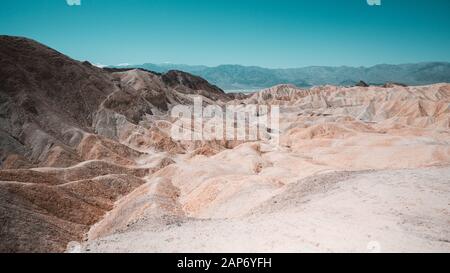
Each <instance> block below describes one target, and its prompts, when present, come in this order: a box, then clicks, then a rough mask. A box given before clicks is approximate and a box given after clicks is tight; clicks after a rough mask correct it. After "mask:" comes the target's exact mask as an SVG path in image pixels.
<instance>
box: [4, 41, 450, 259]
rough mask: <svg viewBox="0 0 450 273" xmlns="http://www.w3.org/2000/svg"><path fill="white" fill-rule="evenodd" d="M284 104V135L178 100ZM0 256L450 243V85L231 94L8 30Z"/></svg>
mask: <svg viewBox="0 0 450 273" xmlns="http://www.w3.org/2000/svg"><path fill="white" fill-rule="evenodd" d="M194 96H201V97H202V98H203V101H204V102H205V104H207V105H211V104H215V105H219V106H226V105H241V106H245V105H250V104H259V105H272V106H275V105H277V106H278V105H279V106H280V109H281V112H280V128H279V133H280V138H279V141H274V139H275V138H274V137H273V133H274V132H273V130H268V131H267V133H266V135H265V136H263V137H262V138H261V140H259V141H197V142H189V141H175V140H173V139H172V138H171V137H170V129H171V124H172V123H173V122H175V120H174V119H173V118H171V117H170V116H169V114H168V113H169V111H170V109H171V108H172V107H173V106H175V105H178V104H183V105H190V104H192V101H193V97H194ZM0 125H1V127H0V156H1V158H0V159H1V162H2V165H1V170H0V224H1V226H0V252H65V251H67V252H378V251H381V252H433V251H439V252H450V84H446V83H442V84H434V85H428V86H414V87H407V86H403V85H397V84H386V85H385V86H368V87H360V86H355V87H337V86H319V87H313V88H310V89H301V88H297V87H295V86H291V85H279V86H275V87H273V88H270V89H267V90H262V91H261V92H258V93H254V94H226V93H225V92H223V91H222V90H221V89H220V88H218V87H216V86H214V85H211V84H210V83H208V82H207V81H205V80H203V79H201V78H199V77H196V76H193V75H190V74H187V73H184V72H181V71H170V72H168V73H165V74H158V73H154V72H151V71H145V70H132V69H123V70H120V69H101V68H97V67H95V66H92V65H91V64H90V63H88V62H83V63H82V62H78V61H74V60H72V59H70V58H68V57H67V56H64V55H62V54H60V53H58V52H56V51H54V50H52V49H50V48H47V47H45V46H43V45H41V44H38V43H36V42H34V41H31V40H28V39H24V38H16V37H8V36H1V37H0Z"/></svg>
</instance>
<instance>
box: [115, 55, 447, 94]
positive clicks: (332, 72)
mask: <svg viewBox="0 0 450 273" xmlns="http://www.w3.org/2000/svg"><path fill="white" fill-rule="evenodd" d="M120 67H121V68H143V69H146V70H151V71H155V72H159V73H165V72H168V71H170V70H181V71H185V72H189V73H192V74H195V75H198V76H200V77H202V78H204V79H206V80H208V81H209V82H211V83H212V84H215V85H217V86H219V87H220V88H222V89H224V90H241V91H242V90H248V91H250V90H255V89H263V88H268V87H271V86H274V85H278V84H286V83H288V84H294V85H296V86H298V87H311V86H317V85H326V84H330V85H340V86H351V85H355V84H356V83H358V82H360V81H364V82H366V83H369V84H371V85H382V84H385V83H386V82H395V83H401V84H406V85H426V84H434V83H440V82H450V63H447V62H424V63H415V64H400V65H391V64H380V65H375V66H372V67H349V66H340V67H329V66H309V67H303V68H288V69H270V68H263V67H258V66H241V65H219V66H216V67H208V66H202V65H195V66H191V65H183V64H152V63H145V64H141V65H127V66H120Z"/></svg>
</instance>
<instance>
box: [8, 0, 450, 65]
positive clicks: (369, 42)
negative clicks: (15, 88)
mask: <svg viewBox="0 0 450 273" xmlns="http://www.w3.org/2000/svg"><path fill="white" fill-rule="evenodd" d="M66 1H67V0H0V4H1V7H0V34H7V35H18V36H26V37H29V38H33V39H36V40H38V41H40V42H42V43H45V44H47V45H49V46H50V47H52V48H55V49H57V50H59V51H61V52H63V53H65V54H67V55H69V56H71V57H73V58H75V59H78V60H89V61H91V62H93V63H101V64H114V65H115V64H120V63H130V64H140V63H144V62H152V63H164V62H171V63H182V64H204V65H209V66H214V65H219V64H242V65H258V66H264V67H286V68H287V67H302V66H309V65H331V66H340V65H351V66H360V65H364V66H370V65H374V64H379V63H391V64H399V63H412V62H422V61H450V1H449V0H381V6H369V5H368V4H367V0H81V5H80V6H69V5H68V4H67V3H66Z"/></svg>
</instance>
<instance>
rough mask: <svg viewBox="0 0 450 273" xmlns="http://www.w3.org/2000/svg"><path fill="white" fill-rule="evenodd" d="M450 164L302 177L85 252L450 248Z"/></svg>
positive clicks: (148, 225)
mask: <svg viewBox="0 0 450 273" xmlns="http://www.w3.org/2000/svg"><path fill="white" fill-rule="evenodd" d="M449 194H450V168H449V167H433V168H425V169H417V170H391V171H369V172H355V173H352V172H350V173H331V174H326V175H320V176H316V177H314V178H308V179H304V180H301V181H300V182H298V183H296V184H292V185H290V186H289V188H288V189H287V190H286V191H284V192H282V193H280V194H279V195H277V196H275V197H274V198H272V199H271V200H269V201H267V202H265V203H263V204H262V205H261V206H259V207H258V208H256V209H254V210H252V212H250V213H248V214H247V215H245V216H240V217H235V218H227V219H203V220H194V219H191V220H188V219H184V220H173V221H169V222H165V223H164V224H162V223H160V224H158V223H159V222H158V221H157V220H156V219H151V220H150V221H149V222H146V221H143V222H142V223H136V225H135V227H132V228H130V230H129V231H126V232H121V233H118V234H115V235H113V236H109V237H105V238H101V239H98V240H94V241H92V242H89V243H87V244H85V245H84V246H83V249H82V250H83V251H85V252H374V251H375V252H377V251H381V252H433V251H439V252H450V240H449V239H450V215H449V208H450V204H449V198H448V196H449Z"/></svg>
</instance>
